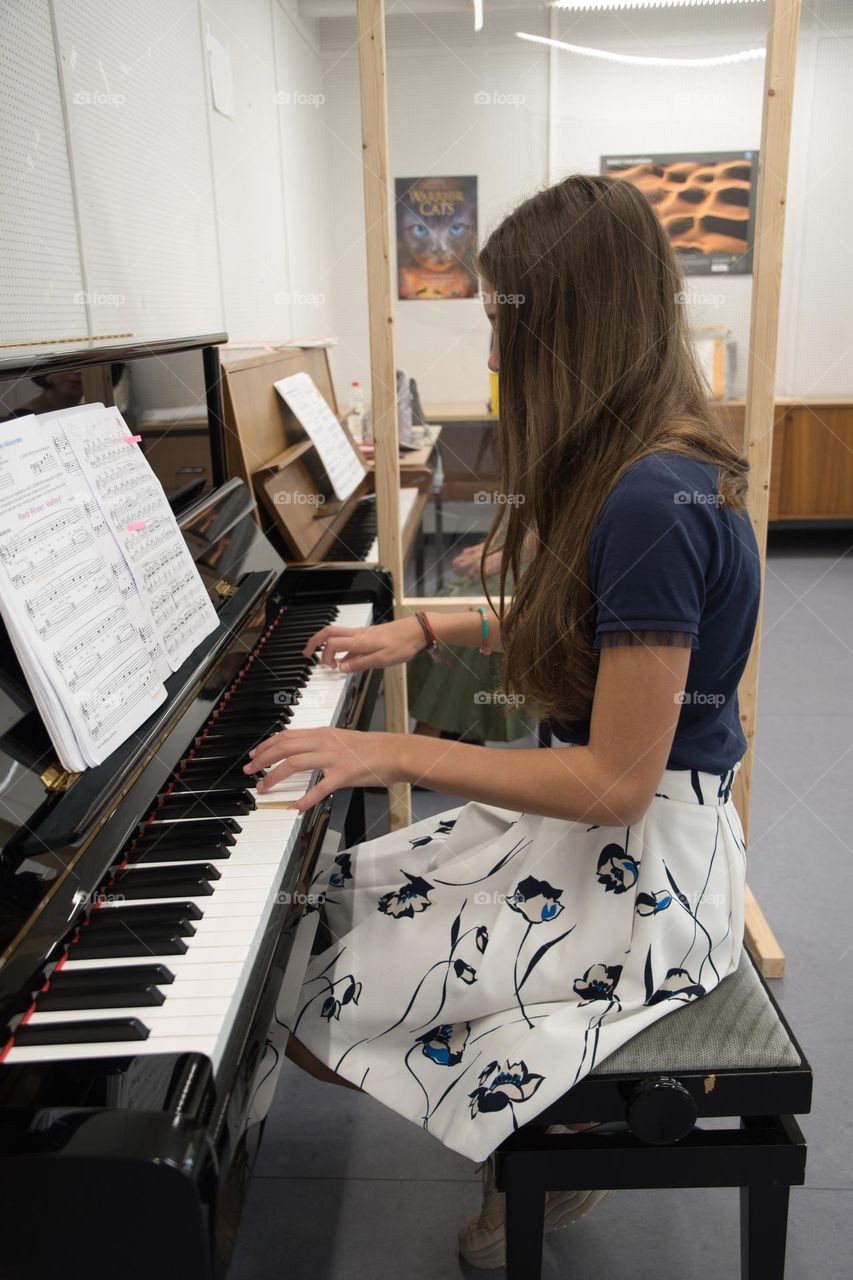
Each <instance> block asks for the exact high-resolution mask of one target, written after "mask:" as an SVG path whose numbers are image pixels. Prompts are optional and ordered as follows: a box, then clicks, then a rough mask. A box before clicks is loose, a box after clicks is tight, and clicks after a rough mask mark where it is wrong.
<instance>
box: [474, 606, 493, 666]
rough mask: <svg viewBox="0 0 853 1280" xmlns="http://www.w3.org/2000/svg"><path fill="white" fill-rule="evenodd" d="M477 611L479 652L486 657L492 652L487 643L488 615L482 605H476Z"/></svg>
mask: <svg viewBox="0 0 853 1280" xmlns="http://www.w3.org/2000/svg"><path fill="white" fill-rule="evenodd" d="M477 612H478V613H479V615H480V627H481V636H480V653H482V655H483V656H484V657H485V658H487V657H488V656H489V654H490V653H491V652H492V646H491V645H490V644H489V615H488V614H487V613H486V610H485V609H484V608H483V606H482V605H478V606H477Z"/></svg>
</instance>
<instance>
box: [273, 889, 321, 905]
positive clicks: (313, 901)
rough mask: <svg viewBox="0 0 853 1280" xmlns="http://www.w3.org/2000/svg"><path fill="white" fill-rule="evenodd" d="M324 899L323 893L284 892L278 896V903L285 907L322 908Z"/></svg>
mask: <svg viewBox="0 0 853 1280" xmlns="http://www.w3.org/2000/svg"><path fill="white" fill-rule="evenodd" d="M324 898H325V895H324V894H322V893H287V892H285V891H284V890H283V891H282V892H281V893H278V894H276V902H278V903H280V904H281V905H282V906H284V907H289V906H297V907H322V905H323V901H324Z"/></svg>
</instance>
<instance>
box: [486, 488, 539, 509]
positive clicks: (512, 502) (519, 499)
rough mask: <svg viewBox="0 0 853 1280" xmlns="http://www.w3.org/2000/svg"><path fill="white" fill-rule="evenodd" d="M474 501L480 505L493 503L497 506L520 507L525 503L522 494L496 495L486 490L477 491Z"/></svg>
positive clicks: (496, 493)
mask: <svg viewBox="0 0 853 1280" xmlns="http://www.w3.org/2000/svg"><path fill="white" fill-rule="evenodd" d="M474 501H475V502H480V503H486V502H495V503H497V505H498V506H506V507H521V506H523V505H524V503H525V502H526V501H527V499H526V498H525V496H524V494H523V493H498V492H497V490H495V491H493V492H490V491H489V490H488V489H478V490H477V492H476V493H475V494H474Z"/></svg>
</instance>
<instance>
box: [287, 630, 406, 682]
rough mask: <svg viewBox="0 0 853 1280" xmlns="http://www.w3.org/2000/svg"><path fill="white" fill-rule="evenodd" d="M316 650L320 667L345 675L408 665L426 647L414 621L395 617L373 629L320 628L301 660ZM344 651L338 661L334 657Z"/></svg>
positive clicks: (308, 644) (306, 647) (309, 642)
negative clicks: (320, 650)
mask: <svg viewBox="0 0 853 1280" xmlns="http://www.w3.org/2000/svg"><path fill="white" fill-rule="evenodd" d="M320 648H322V650H323V653H322V657H321V659H320V661H321V665H322V666H324V667H337V668H338V669H339V670H340V671H347V672H349V671H366V670H367V669H368V668H369V667H395V666H398V665H399V664H400V663H402V662H408V661H409V659H410V658H413V657H414V656H415V654H416V653H419V652H420V650H421V649H425V648H426V638H425V636H424V633H423V630H422V629H421V624H420V623H419V622H418V620H417V618H398V619H397V620H396V621H395V622H380V623H379V624H378V625H377V626H375V627H323V628H322V630H321V631H318V632H316V633H315V634H314V635H313V636H312V637H311V639H310V640H309V641H308V643H307V645H306V646H305V649H304V654H305V657H306V658H310V656H311V654H312V653H314V652H315V651H316V650H317V649H320ZM344 651H346V657H345V658H343V659H342V660H341V661H340V662H338V661H337V657H336V655H337V654H342V653H344Z"/></svg>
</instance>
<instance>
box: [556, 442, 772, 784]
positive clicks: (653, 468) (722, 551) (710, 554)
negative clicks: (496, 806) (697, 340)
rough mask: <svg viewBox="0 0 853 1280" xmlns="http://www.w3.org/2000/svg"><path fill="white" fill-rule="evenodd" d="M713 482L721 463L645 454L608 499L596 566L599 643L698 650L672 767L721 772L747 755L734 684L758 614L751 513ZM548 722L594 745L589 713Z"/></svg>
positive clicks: (591, 565)
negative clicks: (733, 506) (727, 501)
mask: <svg viewBox="0 0 853 1280" xmlns="http://www.w3.org/2000/svg"><path fill="white" fill-rule="evenodd" d="M716 482H717V470H716V468H715V467H714V466H713V465H711V464H710V463H706V462H703V461H701V460H700V459H698V458H693V457H685V456H683V455H681V454H678V453H672V452H670V451H666V452H664V451H661V452H659V453H655V454H651V455H649V456H647V457H645V458H641V459H640V460H639V461H638V462H636V463H634V465H633V466H632V467H630V468H629V469H628V471H626V473H625V474H624V475H623V476H622V477H621V479H620V480H619V481H618V482H617V484H616V485H614V487H613V489H612V490H611V492H610V493H609V494H608V496H607V498H606V499H605V501H604V504H603V505H602V508H601V511H600V512H599V515H598V518H597V520H596V522H595V525H594V526H593V531H592V535H591V538H590V545H589V556H588V573H589V584H590V589H591V592H592V596H593V600H594V607H595V609H596V630H595V639H594V644H595V646H596V647H599V648H600V647H601V646H602V645H608V644H618V643H656V644H680V645H685V646H689V647H690V649H691V650H692V652H691V656H690V665H689V668H688V673H687V683H686V687H685V691H684V701H683V705H682V708H681V713H680V715H679V719H678V725H677V727H676V732H675V738H674V740H673V744H672V750H671V753H670V757H669V760H668V762H667V768H669V769H700V770H707V771H709V772H712V773H723V772H725V771H726V770H728V769H731V768H732V767H733V766H734V764H736V763H737V761H738V760H739V759H740V758H741V756H742V755H743V753H744V751H745V750H746V740H745V738H744V735H743V732H742V730H741V727H740V717H739V713H738V699H737V687H738V683H739V682H740V678H741V675H742V674H743V670H744V667H745V666H746V661H747V658H748V656H749V651H750V647H751V645H752V638H753V635H754V632H755V625H756V621H757V618H758V605H759V594H760V562H759V554H758V546H757V544H756V541H755V535H754V533H753V530H752V525H751V523H750V520H749V517H748V516H747V513H746V512H745V511H744V510H730V509H728V508H726V507H724V506H722V504H721V503H720V501H719V499H718V496H717V483H716ZM650 633H653V634H650ZM552 727H553V730H554V733H555V736H556V737H557V738H559V739H561V740H562V741H564V742H574V743H579V744H583V743H586V742H588V741H589V721H588V720H587V721H584V722H580V721H578V722H574V723H571V724H554V725H553V726H552Z"/></svg>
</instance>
